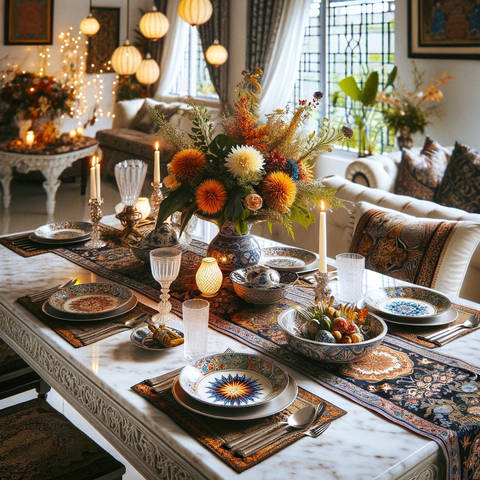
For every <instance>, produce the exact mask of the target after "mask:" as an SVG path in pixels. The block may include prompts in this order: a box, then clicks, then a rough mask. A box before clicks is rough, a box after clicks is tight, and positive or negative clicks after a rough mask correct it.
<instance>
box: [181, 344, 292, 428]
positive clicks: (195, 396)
mask: <svg viewBox="0 0 480 480" xmlns="http://www.w3.org/2000/svg"><path fill="white" fill-rule="evenodd" d="M172 393H173V396H174V397H175V399H176V400H177V401H178V402H179V403H180V404H181V405H183V406H184V407H185V408H188V409H189V410H191V411H193V412H195V413H198V414H200V415H205V416H207V417H212V418H219V419H224V420H253V419H257V418H264V417H268V416H269V415H274V414H275V413H278V412H281V411H282V410H283V409H285V408H287V407H288V406H289V405H291V404H292V403H293V401H294V400H295V398H296V397H297V394H298V387H297V384H296V382H295V380H294V379H293V378H292V377H290V376H289V375H288V373H287V372H286V371H285V370H284V369H283V368H282V367H280V366H279V365H277V364H276V363H274V362H272V361H271V360H269V359H267V358H264V357H261V356H259V355H251V354H245V353H220V354H215V355H209V356H208V357H204V358H201V359H199V360H196V361H194V362H192V363H190V365H187V366H186V367H185V368H184V369H183V370H182V371H181V373H180V376H179V377H178V378H177V379H176V380H175V383H174V384H173V387H172Z"/></svg>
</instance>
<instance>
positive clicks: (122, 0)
mask: <svg viewBox="0 0 480 480" xmlns="http://www.w3.org/2000/svg"><path fill="white" fill-rule="evenodd" d="M152 4H153V0H132V1H131V2H130V38H131V40H132V41H133V38H134V34H133V30H134V28H135V27H136V25H138V22H139V20H140V12H139V8H143V9H150V8H151V6H152ZM95 5H98V6H102V7H120V9H121V10H120V43H124V42H125V31H126V9H127V1H126V0H102V1H101V2H95V3H94V6H95ZM88 9H89V2H88V0H56V1H55V2H54V19H53V27H54V35H53V45H49V46H46V48H49V49H50V54H51V55H52V57H51V60H52V61H51V64H52V65H51V66H50V67H48V70H47V73H48V74H49V75H53V74H55V72H56V71H58V69H59V68H60V67H61V60H60V46H61V45H62V43H63V42H62V41H61V40H59V38H58V36H59V34H60V33H61V32H67V31H70V30H69V29H70V27H73V30H72V33H75V34H78V32H79V26H80V22H81V21H82V20H83V19H84V18H85V17H86V16H87V14H88ZM4 11H5V0H0V18H1V19H2V20H1V21H0V39H1V40H0V41H1V45H0V58H3V57H4V56H6V55H8V61H9V62H10V63H12V64H16V63H18V64H19V65H20V66H21V68H22V69H24V70H27V71H34V72H36V71H38V65H39V63H38V60H39V56H38V51H39V49H38V47H37V46H11V45H4V44H3V38H4V22H3V17H4ZM83 38H84V39H85V37H83ZM83 48H84V47H83ZM5 63H6V62H5ZM4 66H5V65H4V64H3V63H2V64H1V65H0V68H2V67H4ZM93 77H94V76H93V75H85V80H86V81H91V80H92V79H93ZM101 78H102V79H103V82H104V89H103V92H104V95H103V100H102V101H101V103H100V108H101V109H102V110H103V111H104V112H105V114H106V113H107V112H108V111H112V108H113V103H114V102H113V93H112V91H113V81H114V79H115V74H113V73H109V74H102V75H101ZM87 95H88V98H89V105H90V104H91V106H92V107H93V105H94V94H93V87H91V88H89V89H88V91H87ZM85 120H86V119H84V121H85ZM110 125H111V119H110V118H107V117H106V116H105V117H103V118H100V119H99V121H98V122H97V124H96V125H95V127H88V129H87V131H86V132H85V133H86V134H87V135H90V136H94V132H95V131H96V130H98V129H101V128H109V127H110ZM73 126H76V123H75V122H74V121H73V120H71V119H67V120H66V121H65V124H64V126H63V130H64V131H68V130H70V128H72V127H73Z"/></svg>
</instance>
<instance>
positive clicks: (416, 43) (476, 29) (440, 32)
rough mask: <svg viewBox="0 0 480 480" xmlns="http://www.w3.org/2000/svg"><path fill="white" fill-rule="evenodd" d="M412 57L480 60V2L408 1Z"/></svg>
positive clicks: (409, 49) (463, 0) (460, 0)
mask: <svg viewBox="0 0 480 480" xmlns="http://www.w3.org/2000/svg"><path fill="white" fill-rule="evenodd" d="M408 56H409V57H410V58H452V59H480V0H408Z"/></svg>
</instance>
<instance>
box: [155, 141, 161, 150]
mask: <svg viewBox="0 0 480 480" xmlns="http://www.w3.org/2000/svg"><path fill="white" fill-rule="evenodd" d="M159 146H160V143H159V142H155V150H158V147H159Z"/></svg>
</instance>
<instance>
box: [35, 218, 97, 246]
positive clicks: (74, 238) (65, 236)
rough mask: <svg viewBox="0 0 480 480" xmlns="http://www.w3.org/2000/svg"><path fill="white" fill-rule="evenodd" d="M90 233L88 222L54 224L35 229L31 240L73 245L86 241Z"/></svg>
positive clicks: (90, 225) (90, 227) (90, 226)
mask: <svg viewBox="0 0 480 480" xmlns="http://www.w3.org/2000/svg"><path fill="white" fill-rule="evenodd" d="M91 231H92V224H91V223H89V222H55V223H49V224H48V225H43V226H42V227H39V228H37V229H36V230H35V231H34V232H33V234H32V240H34V241H35V242H39V243H48V244H56V243H74V242H81V241H84V240H87V239H88V238H89V237H90V232H91Z"/></svg>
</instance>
